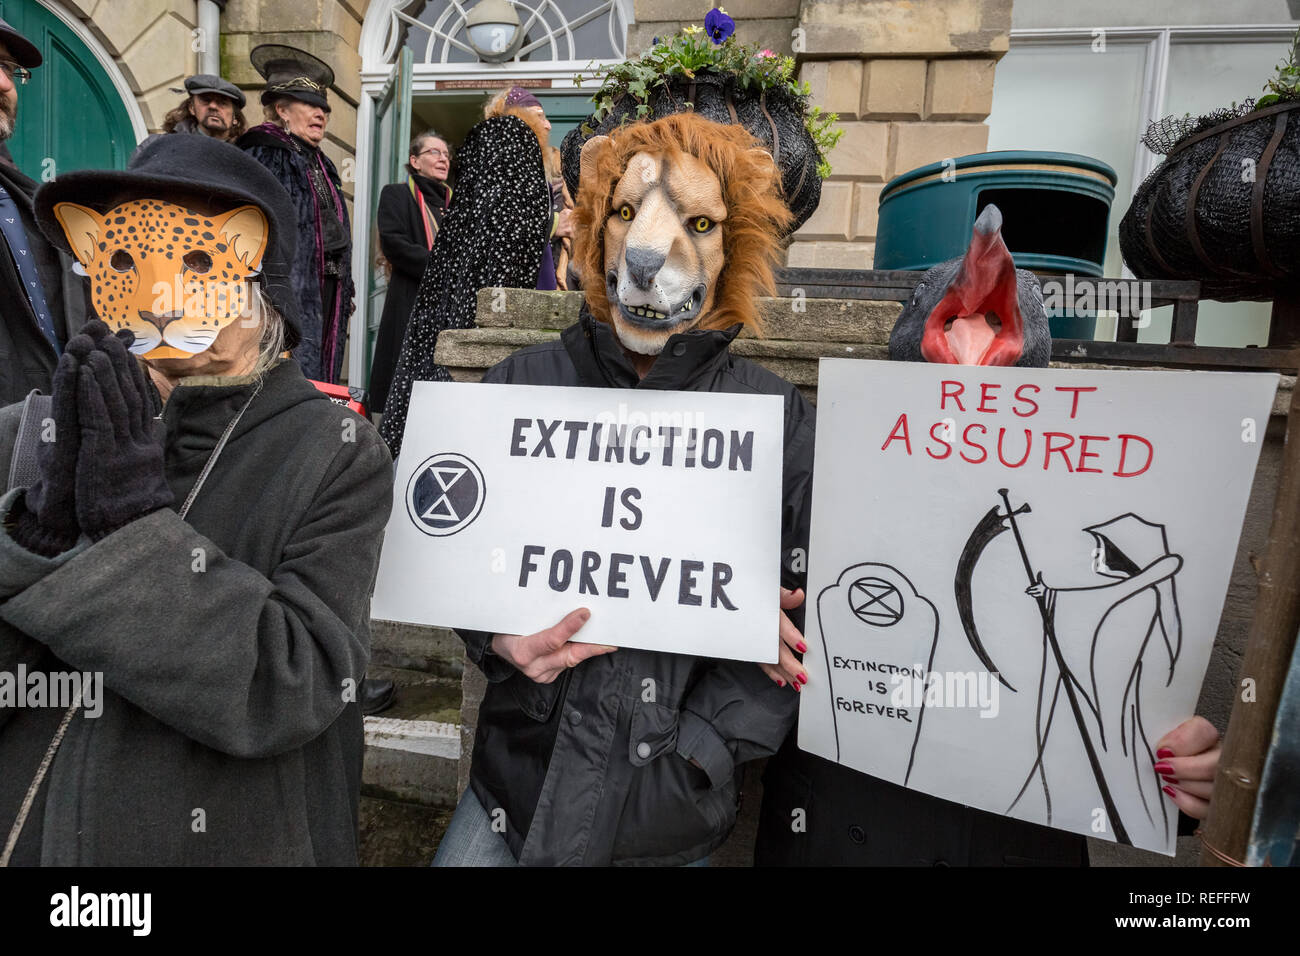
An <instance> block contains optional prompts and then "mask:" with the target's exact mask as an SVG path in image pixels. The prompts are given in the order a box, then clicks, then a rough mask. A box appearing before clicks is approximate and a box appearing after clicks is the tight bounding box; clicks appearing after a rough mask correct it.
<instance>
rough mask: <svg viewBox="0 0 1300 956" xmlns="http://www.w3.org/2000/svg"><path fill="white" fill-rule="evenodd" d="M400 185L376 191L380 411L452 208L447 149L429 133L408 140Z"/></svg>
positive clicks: (375, 400) (375, 405) (375, 384)
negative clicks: (381, 283)
mask: <svg viewBox="0 0 1300 956" xmlns="http://www.w3.org/2000/svg"><path fill="white" fill-rule="evenodd" d="M406 170H407V174H408V175H407V177H406V181H405V182H401V183H393V184H391V185H389V186H385V187H384V188H383V189H382V190H380V193H379V216H378V229H379V248H380V249H381V250H382V256H381V257H380V259H379V261H378V262H377V263H376V264H377V265H379V266H380V267H381V268H383V269H384V270H385V271H386V272H387V273H388V293H387V295H386V296H385V298H384V314H383V316H382V317H381V318H380V320H379V335H378V337H377V338H376V339H375V355H374V359H373V361H372V362H371V366H370V407H371V408H372V409H375V410H376V411H379V410H382V409H383V407H384V402H386V401H388V387H389V385H390V384H391V383H392V381H393V368H394V367H395V366H396V365H397V356H398V353H399V352H401V350H402V340H403V339H404V338H405V337H406V324H407V321H408V320H409V319H410V317H411V309H412V308H413V307H414V305H415V292H416V290H417V289H418V288H419V287H420V278H421V277H422V276H423V275H424V267H425V265H426V264H427V263H428V261H429V250H431V249H432V248H433V240H434V237H435V236H436V235H437V234H438V227H439V226H440V225H441V224H442V217H443V215H444V214H445V213H446V211H447V207H448V206H450V205H451V187H450V186H448V185H447V175H448V173H449V172H450V170H451V148H450V147H449V146H448V145H447V141H446V140H444V139H443V138H442V137H441V136H439V135H438V134H437V133H435V132H434V131H433V130H429V131H427V132H424V133H421V134H420V135H418V136H416V137H415V139H413V140H411V149H410V153H409V156H408V159H407V163H406Z"/></svg>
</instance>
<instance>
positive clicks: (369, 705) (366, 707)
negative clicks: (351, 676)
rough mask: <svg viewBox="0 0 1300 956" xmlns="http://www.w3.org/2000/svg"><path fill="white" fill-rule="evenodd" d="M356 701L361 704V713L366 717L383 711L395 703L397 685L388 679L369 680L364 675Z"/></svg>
mask: <svg viewBox="0 0 1300 956" xmlns="http://www.w3.org/2000/svg"><path fill="white" fill-rule="evenodd" d="M358 703H360V704H361V713H362V714H364V715H365V716H367V717H372V716H374V715H375V714H379V713H383V712H384V711H386V710H387V709H388V708H389V707H392V706H393V704H395V703H397V685H396V684H394V683H393V682H392V681H390V680H371V679H370V678H369V677H366V678H364V679H363V680H362V681H361V698H360V700H359V701H358Z"/></svg>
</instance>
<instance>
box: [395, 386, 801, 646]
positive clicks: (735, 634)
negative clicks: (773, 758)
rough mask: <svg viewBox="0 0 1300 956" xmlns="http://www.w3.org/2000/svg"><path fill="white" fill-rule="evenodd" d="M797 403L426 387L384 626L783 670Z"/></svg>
mask: <svg viewBox="0 0 1300 956" xmlns="http://www.w3.org/2000/svg"><path fill="white" fill-rule="evenodd" d="M782 433H783V407H782V400H781V398H780V397H779V396H775V395H731V394H715V393H702V392H668V391H651V390H646V391H635V392H633V391H631V390H627V389H601V388H560V387H543V386H529V385H484V384H463V383H462V384H453V383H439V382H417V383H416V384H415V388H414V390H413V391H412V394H411V410H410V414H409V415H408V417H407V425H406V434H405V437H404V438H403V443H402V454H401V457H400V458H399V459H398V461H397V476H396V485H395V488H394V502H393V513H392V518H391V519H390V521H389V524H388V529H387V531H386V532H385V535H384V550H383V554H382V555H381V556H380V561H379V575H378V579H377V581H376V585H375V593H374V598H373V601H372V604H371V614H372V616H373V617H376V618H379V619H382V620H391V621H407V622H411V623H416V624H430V625H438V626H444V627H458V628H465V629H470V630H480V631H491V632H494V633H506V634H532V633H535V632H537V631H539V630H542V629H543V628H547V627H550V626H551V625H553V624H555V623H556V622H557V621H559V620H560V618H562V617H564V615H566V614H568V613H569V612H570V611H572V610H574V609H575V608H578V607H587V608H590V609H591V618H590V620H589V621H588V622H587V623H586V624H585V625H584V626H583V628H582V630H581V631H579V632H578V634H577V636H576V637H575V640H581V641H586V642H590V643H599V644H613V645H616V646H618V647H640V648H647V649H650V650H660V651H672V652H675V653H680V654H695V655H699V656H702V657H723V658H733V659H738V660H753V661H766V662H769V663H773V662H775V661H776V659H777V641H778V636H777V628H776V620H777V611H778V597H779V585H780V580H779V579H780V559H781V555H780V548H781V544H780V538H781V527H780V521H781V461H782V458H781V452H782Z"/></svg>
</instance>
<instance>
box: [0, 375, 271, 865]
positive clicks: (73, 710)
mask: <svg viewBox="0 0 1300 956" xmlns="http://www.w3.org/2000/svg"><path fill="white" fill-rule="evenodd" d="M262 382H263V379H262V378H260V377H259V378H258V380H257V385H256V386H255V387H254V389H253V394H252V395H250V396H248V401H246V402H245V403H244V404H243V405H242V406H241V407H240V409H239V411H238V412H236V413H235V417H234V418H232V419H231V420H230V424H229V425H227V426H226V430H225V431H224V432H222V433H221V438H220V439H218V440H217V444H216V446H215V447H214V448H213V449H212V454H210V455H209V456H208V460H207V461H206V462H205V463H204V465H203V470H202V471H201V472H199V477H198V479H197V480H196V481H195V482H194V487H193V488H191V489H190V493H189V494H188V495H187V496H186V498H185V503H184V504H183V505H181V509H180V511H179V512H178V514H179V516H180V518H181V519H182V520H184V518H185V516H186V515H187V514H189V511H190V506H191V505H193V504H194V499H195V498H197V497H198V494H199V489H200V488H202V487H203V483H204V482H206V481H207V480H208V475H210V474H211V473H212V469H213V467H214V466H215V465H216V463H217V459H218V458H219V457H220V456H221V452H222V450H223V449H224V448H225V447H226V442H228V441H229V440H230V436H231V435H232V434H233V433H234V431H235V426H236V425H238V424H239V420H240V419H241V418H243V417H244V412H246V411H248V406H249V405H252V404H253V399H255V398H257V396H258V393H259V392H261V391H262ZM33 399H37V401H33ZM40 399H44V400H45V403H44V407H45V408H46V409H47V412H46V414H48V409H49V408H51V407H52V399H51V398H50V396H48V395H41V394H39V393H37V392H32V393H31V394H30V395H28V396H27V399H26V401H25V403H24V407H23V418H22V423H21V424H20V425H19V430H18V442H16V443H15V445H14V463H13V464H11V465H10V468H9V475H10V487H14V484H13V476H14V475H15V473H16V471H17V469H16V465H17V462H18V457H19V452H20V451H22V452H23V453H24V454H27V455H30V457H31V460H32V463H33V477H34V474H35V467H34V463H35V459H36V453H35V447H34V437H33V436H34V435H35V433H36V428H32V429H30V434H29V429H28V428H27V419H28V418H29V417H31V418H33V419H34V420H35V421H36V423H37V427H39V424H40V422H41V420H42V417H43V416H39V415H32V414H31V412H32V411H33V408H35V409H36V410H37V411H38V413H39V409H40V407H41V402H40V401H39V400H40ZM24 438H26V440H27V443H28V444H29V445H32V446H33V447H31V448H21V447H20V446H21V445H22V443H23V441H24ZM80 709H81V689H80V688H78V689H77V699H76V700H74V701H73V702H72V706H71V707H69V708H68V709H67V711H66V712H65V713H64V715H63V720H61V721H60V722H59V729H58V730H56V731H55V732H54V737H53V738H52V739H51V740H50V745H49V746H48V747H46V748H45V756H44V757H42V758H41V763H40V766H38V767H37V768H36V774H35V775H34V776H33V777H32V782H31V786H29V787H28V788H27V793H26V795H25V796H24V797H23V802H22V806H20V807H19V808H18V816H17V817H16V818H15V819H14V825H13V827H11V828H10V830H9V839H8V840H6V841H5V846H4V850H3V852H0V868H3V867H7V866H8V865H9V860H10V858H11V857H12V856H13V853H14V849H15V848H16V847H17V846H18V838H19V837H21V836H22V833H23V826H24V825H25V824H26V823H27V817H28V816H29V815H30V814H31V812H32V805H33V804H34V803H35V802H36V794H37V793H38V792H40V789H41V784H42V783H43V782H44V781H45V775H46V774H47V773H49V771H50V767H51V765H52V764H53V763H54V756H55V754H57V753H58V751H59V746H60V745H61V744H62V743H63V737H64V735H65V734H66V733H67V732H68V727H69V725H70V724H71V723H72V718H73V717H75V716H76V714H77V711H79V710H80Z"/></svg>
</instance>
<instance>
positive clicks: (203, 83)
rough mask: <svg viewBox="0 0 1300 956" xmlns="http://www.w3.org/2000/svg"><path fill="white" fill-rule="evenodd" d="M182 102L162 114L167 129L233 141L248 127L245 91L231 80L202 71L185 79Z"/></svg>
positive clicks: (167, 130)
mask: <svg viewBox="0 0 1300 956" xmlns="http://www.w3.org/2000/svg"><path fill="white" fill-rule="evenodd" d="M173 92H176V93H181V92H184V93H185V99H183V100H182V101H181V103H180V105H179V106H177V107H176V108H175V109H174V110H172V111H171V112H170V113H168V114H167V115H166V116H165V117H164V118H163V132H164V133H199V134H202V135H204V136H211V137H212V138H213V139H219V140H223V141H224V142H227V143H233V142H234V141H235V140H237V139H239V137H241V136H243V135H244V131H245V130H247V129H248V120H246V119H245V118H244V104H245V103H246V102H247V100H246V99H245V97H244V91H243V90H241V89H240V88H239V87H237V86H236V85H235V84H234V83H231V82H230V81H229V80H223V79H222V78H221V77H219V76H213V75H211V74H209V73H201V74H199V75H197V76H191V77H189V78H187V79H186V80H185V89H184V90H174V91H173Z"/></svg>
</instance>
